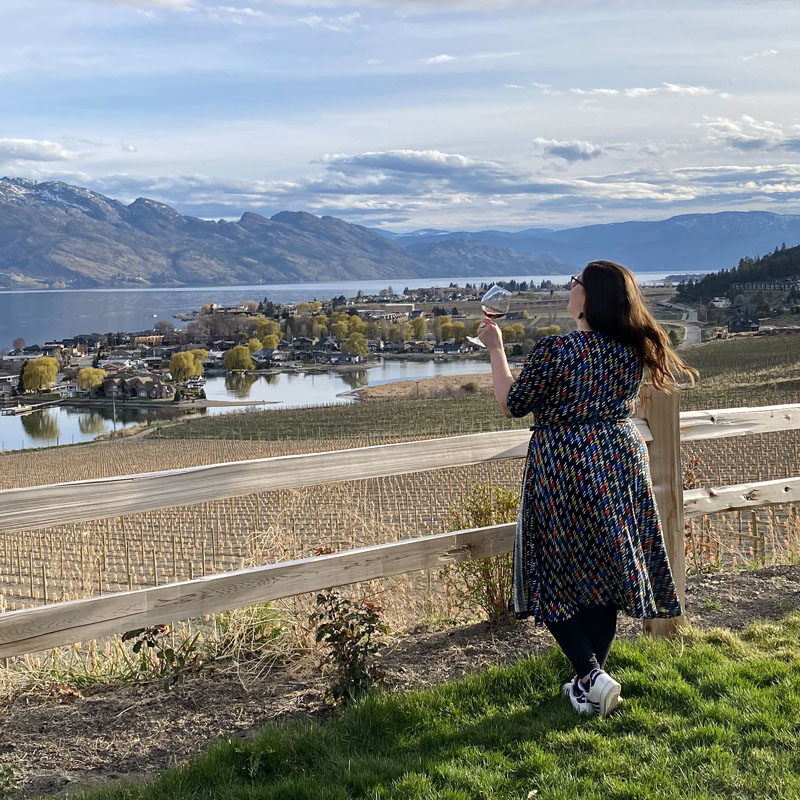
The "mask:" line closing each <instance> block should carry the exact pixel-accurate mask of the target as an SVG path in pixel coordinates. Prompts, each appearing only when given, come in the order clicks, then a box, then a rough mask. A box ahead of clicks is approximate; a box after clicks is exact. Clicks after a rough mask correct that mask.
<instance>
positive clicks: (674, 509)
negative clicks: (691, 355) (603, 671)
mask: <svg viewBox="0 0 800 800" xmlns="http://www.w3.org/2000/svg"><path fill="white" fill-rule="evenodd" d="M640 410H641V414H642V417H643V418H642V419H637V420H636V424H637V426H638V428H639V430H640V431H641V432H642V435H643V437H644V438H645V440H646V441H648V443H649V448H650V465H651V472H652V476H653V487H654V491H655V495H656V502H657V504H658V508H659V512H660V515H661V519H662V526H663V529H664V538H665V542H666V545H667V552H668V555H669V559H670V565H671V567H672V570H673V575H674V577H675V582H676V587H677V588H678V595H679V597H680V599H681V602H682V603H683V598H684V591H685V563H684V541H683V537H684V531H683V518H684V514H686V515H690V516H694V515H699V514H707V513H712V512H716V511H725V510H731V509H736V508H750V507H754V506H759V505H767V504H774V503H786V502H792V501H794V500H797V499H799V498H800V478H797V477H793V478H787V479H785V480H779V481H764V482H759V483H750V484H744V485H741V486H728V487H720V488H716V489H696V490H688V491H686V492H684V491H682V488H681V486H682V484H681V477H680V452H679V444H680V440H682V439H684V440H688V441H697V440H701V439H709V438H717V437H720V436H741V435H744V434H752V433H760V432H765V431H777V430H790V429H797V428H800V405H784V406H767V407H764V408H742V409H717V410H708V411H692V412H684V413H681V414H680V415H679V413H678V397H677V395H666V394H663V393H660V392H655V391H653V390H652V388H650V387H643V390H642V396H641V406H640ZM528 440H529V435H528V431H527V430H516V431H500V432H496V433H482V434H470V435H466V436H455V437H448V438H444V439H427V440H421V441H415V442H406V443H402V444H393V445H379V446H374V447H363V448H356V449H352V450H344V451H334V452H330V453H314V454H308V455H300V456H282V457H278V458H267V459H255V460H253V461H246V462H237V463H234V464H216V465H211V466H208V467H193V468H190V469H185V470H177V471H169V472H160V473H146V474H142V475H133V476H122V477H119V478H109V479H100V480H92V481H80V482H75V483H66V484H54V485H49V486H38V487H30V488H26V489H10V490H5V491H2V492H0V530H24V529H34V528H36V527H42V526H45V525H54V524H62V523H64V522H70V521H78V520H82V521H86V520H90V519H101V518H103V517H106V516H119V515H120V514H128V513H136V512H139V511H145V510H152V509H155V508H166V507H170V506H174V505H188V504H190V503H194V502H201V501H203V500H208V499H221V498H224V497H235V496H238V495H241V494H249V493H252V492H255V491H268V490H270V489H277V488H299V487H301V486H313V485H319V484H322V483H329V482H335V481H341V480H354V479H359V478H372V477H380V476H386V475H399V474H403V473H408V472H418V471H422V470H430V469H441V468H445V467H454V466H461V465H465V464H474V463H479V462H482V461H489V460H495V459H499V458H520V457H523V456H524V455H525V452H526V448H527V444H528ZM513 531H514V526H513V525H495V526H491V527H487V528H473V529H469V530H464V531H456V532H450V533H443V534H439V535H435V536H425V537H421V538H417V539H408V540H403V541H399V542H392V543H389V544H382V545H374V546H371V547H363V548H358V549H355V550H348V551H345V552H342V553H334V554H331V555H328V556H320V557H317V558H313V559H302V560H297V561H289V562H284V563H279V564H270V565H266V566H262V567H255V568H252V569H246V570H237V571H234V572H227V573H222V574H217V575H210V576H207V577H203V578H198V579H194V580H190V581H184V582H180V583H173V584H167V585H164V586H156V587H152V588H147V589H140V590H137V591H132V592H121V593H116V594H111V595H105V596H100V597H93V598H87V599H84V600H75V601H71V602H66V603H57V604H54V605H51V606H42V607H37V608H30V609H23V610H21V611H12V612H7V613H5V614H2V615H0V657H9V656H13V655H20V654H23V653H29V652H34V651H37V650H42V649H45V648H50V647H56V646H59V645H66V644H71V643H73V642H76V641H86V640H89V639H93V638H98V637H100V636H105V635H108V634H111V633H118V632H123V631H126V630H130V629H131V628H136V627H142V626H144V625H153V624H156V623H163V622H170V621H171V620H175V619H187V618H190V617H194V616H199V615H204V614H210V613H216V612H219V611H225V610H229V609H232V608H237V607H240V606H243V605H249V604H251V603H258V602H267V601H270V600H275V599H279V598H283V597H290V596H293V595H296V594H302V593H304V592H309V591H315V590H319V589H323V588H327V587H330V586H340V585H345V584H349V583H356V582H359V581H364V580H371V579H374V578H381V577H386V576H389V575H396V574H400V573H405V572H413V571H417V570H421V569H429V568H431V567H436V566H440V565H442V564H444V563H448V562H451V561H454V560H469V559H474V558H484V557H486V556H490V555H498V554H501V553H508V552H510V551H511V549H512V545H513ZM676 624H677V620H675V619H673V620H646V621H645V630H647V631H649V632H651V633H654V634H657V635H664V634H669V633H671V632H672V631H673V630H674V628H675V626H676Z"/></svg>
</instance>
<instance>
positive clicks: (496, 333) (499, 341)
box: [478, 318, 503, 350]
mask: <svg viewBox="0 0 800 800" xmlns="http://www.w3.org/2000/svg"><path fill="white" fill-rule="evenodd" d="M478 338H479V339H480V340H481V341H482V342H483V343H484V344H485V345H486V349H487V350H502V349H503V332H502V331H501V330H500V328H499V326H498V325H497V323H496V322H494V321H493V320H490V319H485V318H484V319H482V320H481V322H480V324H479V325H478Z"/></svg>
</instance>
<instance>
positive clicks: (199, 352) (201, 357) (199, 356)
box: [189, 347, 208, 367]
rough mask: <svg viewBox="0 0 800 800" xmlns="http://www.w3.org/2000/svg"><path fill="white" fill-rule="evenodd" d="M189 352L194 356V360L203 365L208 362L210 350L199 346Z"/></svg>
mask: <svg viewBox="0 0 800 800" xmlns="http://www.w3.org/2000/svg"><path fill="white" fill-rule="evenodd" d="M189 352H190V353H191V354H192V355H193V356H194V360H195V361H196V362H197V363H198V364H200V366H201V367H202V366H203V364H205V363H206V361H208V350H203V349H202V348H200V347H198V348H195V349H194V350H190V351H189Z"/></svg>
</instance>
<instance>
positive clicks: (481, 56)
mask: <svg viewBox="0 0 800 800" xmlns="http://www.w3.org/2000/svg"><path fill="white" fill-rule="evenodd" d="M521 55H522V51H520V50H512V51H511V52H508V53H476V54H475V55H474V56H472V58H474V59H476V60H477V61H487V60H488V61H493V60H497V59H501V58H513V57H514V56H521Z"/></svg>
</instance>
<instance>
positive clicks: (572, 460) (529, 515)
mask: <svg viewBox="0 0 800 800" xmlns="http://www.w3.org/2000/svg"><path fill="white" fill-rule="evenodd" d="M641 380H642V367H641V364H640V362H639V359H638V356H637V354H636V351H635V350H634V349H633V348H632V347H628V346H625V345H622V344H619V343H617V342H616V341H614V340H613V339H611V338H610V337H608V336H606V335H604V334H602V333H597V332H595V331H575V332H573V333H568V334H565V335H562V336H546V337H544V338H543V339H541V340H540V341H539V343H538V345H537V347H536V348H535V349H534V350H532V351H531V353H530V355H529V356H528V359H527V361H526V362H525V366H524V367H523V369H522V372H521V373H520V375H519V377H518V378H517V379H516V381H514V383H513V384H512V386H511V390H510V391H509V394H508V399H507V401H506V402H507V405H508V409H509V411H510V412H511V414H512V415H513V416H515V417H521V416H524V415H525V414H528V413H529V412H533V414H534V421H535V423H536V424H535V425H534V426H533V427H532V428H531V430H532V431H533V433H532V435H531V441H530V446H529V448H528V457H527V461H526V466H525V478H524V481H523V493H522V504H521V508H520V519H519V523H518V525H517V540H516V544H515V548H514V559H513V561H514V584H513V593H512V600H511V604H510V607H511V608H512V609H513V611H514V612H515V614H516V616H517V617H518V618H520V619H521V618H524V617H529V616H532V617H533V618H534V620H535V622H536V624H537V625H542V624H544V621H545V620H549V621H553V622H561V621H564V620H567V619H569V618H570V617H572V616H573V615H574V614H575V613H576V612H577V611H578V609H580V608H585V607H591V606H599V605H609V604H613V605H614V606H616V607H617V608H618V609H620V610H622V611H624V612H625V613H626V614H628V615H629V616H631V617H635V618H640V619H641V618H649V617H676V616H679V615H680V613H681V609H680V604H679V602H678V598H677V594H676V591H675V584H674V583H673V579H672V573H671V572H670V568H669V563H668V561H667V554H666V550H665V547H664V538H663V535H662V532H661V522H660V520H659V516H658V511H657V509H656V507H655V503H654V500H653V491H652V485H651V481H650V467H649V461H648V455H647V447H646V445H645V443H644V440H643V439H642V436H641V434H640V433H639V431H638V429H637V428H636V426H635V424H634V423H633V421H632V419H631V415H632V414H633V408H634V403H635V401H636V396H637V394H638V391H639V385H640V383H641Z"/></svg>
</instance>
